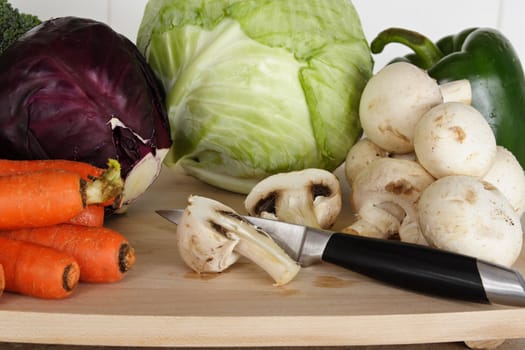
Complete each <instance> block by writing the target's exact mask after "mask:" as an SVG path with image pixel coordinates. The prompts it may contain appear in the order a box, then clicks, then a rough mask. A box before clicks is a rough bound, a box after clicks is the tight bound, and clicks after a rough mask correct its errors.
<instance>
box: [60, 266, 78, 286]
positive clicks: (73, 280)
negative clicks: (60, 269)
mask: <svg viewBox="0 0 525 350" xmlns="http://www.w3.org/2000/svg"><path fill="white" fill-rule="evenodd" d="M79 278H80V268H79V266H78V264H76V263H71V264H69V265H67V266H66V268H65V269H64V274H63V275H62V287H63V288H64V290H65V291H66V292H72V291H73V289H75V287H76V286H77V284H78V280H79Z"/></svg>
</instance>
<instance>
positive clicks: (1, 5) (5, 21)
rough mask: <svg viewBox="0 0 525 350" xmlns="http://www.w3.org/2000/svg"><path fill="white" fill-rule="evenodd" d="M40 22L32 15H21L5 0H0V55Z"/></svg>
mask: <svg viewBox="0 0 525 350" xmlns="http://www.w3.org/2000/svg"><path fill="white" fill-rule="evenodd" d="M40 23H41V20H40V19H39V18H38V17H36V16H33V15H30V14H25V13H21V12H20V11H18V9H16V8H13V6H11V4H10V3H9V2H8V1H7V0H0V54H1V53H2V52H4V51H5V49H7V48H8V47H9V45H11V44H12V43H13V42H15V41H16V40H17V39H18V38H19V37H20V36H22V35H23V34H24V33H25V32H27V31H28V30H29V29H31V28H33V27H35V26H37V25H38V24H40Z"/></svg>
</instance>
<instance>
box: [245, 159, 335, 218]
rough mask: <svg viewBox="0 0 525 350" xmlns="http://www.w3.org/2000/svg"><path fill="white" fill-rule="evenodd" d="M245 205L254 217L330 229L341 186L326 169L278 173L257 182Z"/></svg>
mask: <svg viewBox="0 0 525 350" xmlns="http://www.w3.org/2000/svg"><path fill="white" fill-rule="evenodd" d="M244 205H245V208H246V210H247V211H248V213H249V214H250V215H253V216H258V217H263V218H269V219H274V220H276V219H277V220H281V221H286V222H290V223H295V224H301V225H306V226H311V227H321V228H329V227H331V226H332V225H333V224H334V222H335V220H336V219H337V216H338V215H339V213H340V211H341V205H342V199H341V186H340V183H339V180H338V179H337V177H336V176H335V175H334V174H332V173H331V172H329V171H327V170H322V169H304V170H299V171H292V172H287V173H279V174H275V175H272V176H269V177H267V178H265V179H264V180H262V181H260V182H259V183H258V184H256V185H255V186H254V187H253V188H252V190H251V191H250V193H249V194H248V196H247V197H246V199H245V201H244Z"/></svg>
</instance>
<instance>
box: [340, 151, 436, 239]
mask: <svg viewBox="0 0 525 350" xmlns="http://www.w3.org/2000/svg"><path fill="white" fill-rule="evenodd" d="M433 181H434V178H433V177H432V176H431V175H430V174H429V173H428V172H426V171H425V169H423V168H422V167H421V166H420V165H419V164H418V163H417V162H414V161H411V160H406V159H394V158H381V159H377V160H375V161H373V162H372V163H370V164H369V165H368V166H367V167H366V168H365V169H364V170H363V171H361V172H360V173H359V174H358V175H357V177H356V179H355V181H354V184H353V187H352V198H351V201H352V205H353V207H354V211H355V212H356V213H357V217H358V220H357V221H356V222H355V223H353V224H352V225H350V226H349V227H347V228H345V229H344V230H343V231H344V232H348V233H353V234H358V235H362V236H371V237H378V238H389V237H391V236H392V235H395V234H399V235H400V239H401V240H403V241H407V242H412V243H425V242H424V239H423V238H422V236H421V235H420V234H419V232H418V231H419V229H418V226H417V213H416V204H415V203H416V201H417V200H418V198H419V196H420V195H421V193H422V192H423V190H424V189H425V188H426V187H427V186H429V185H430V184H431V183H432V182H433Z"/></svg>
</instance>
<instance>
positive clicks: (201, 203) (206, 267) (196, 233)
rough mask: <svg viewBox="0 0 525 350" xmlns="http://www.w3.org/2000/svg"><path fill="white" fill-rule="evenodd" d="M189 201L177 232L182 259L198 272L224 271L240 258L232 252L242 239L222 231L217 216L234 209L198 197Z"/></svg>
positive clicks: (193, 197) (191, 197) (190, 198)
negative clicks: (221, 212)
mask: <svg viewBox="0 0 525 350" xmlns="http://www.w3.org/2000/svg"><path fill="white" fill-rule="evenodd" d="M188 202H189V205H188V206H187V207H186V209H185V210H184V214H183V216H182V218H181V220H180V222H179V224H178V225H177V231H176V242H177V248H178V250H179V253H180V256H181V258H182V260H183V261H184V262H185V263H186V264H187V265H188V266H189V267H190V268H191V269H192V270H194V271H195V272H197V273H202V272H221V271H224V270H225V269H227V268H228V267H229V266H231V265H232V264H233V263H235V262H236V261H237V260H238V259H239V258H240V255H239V254H237V253H236V252H234V251H233V250H234V249H235V246H236V245H237V244H238V243H239V240H238V239H237V238H236V237H232V236H228V235H226V234H224V233H223V232H222V231H221V229H220V225H219V224H218V223H219V222H220V220H219V218H218V215H217V214H216V213H217V211H226V212H233V210H232V209H231V208H229V207H227V206H226V205H223V204H222V203H220V202H217V201H214V200H211V199H208V198H204V197H199V196H190V197H189V199H188Z"/></svg>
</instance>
